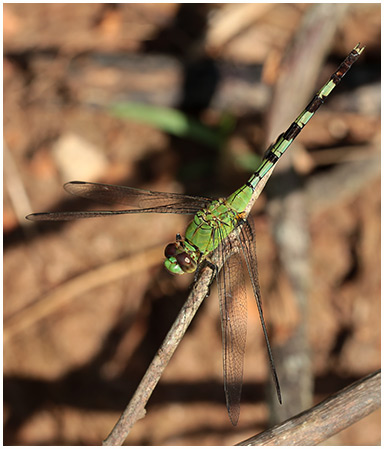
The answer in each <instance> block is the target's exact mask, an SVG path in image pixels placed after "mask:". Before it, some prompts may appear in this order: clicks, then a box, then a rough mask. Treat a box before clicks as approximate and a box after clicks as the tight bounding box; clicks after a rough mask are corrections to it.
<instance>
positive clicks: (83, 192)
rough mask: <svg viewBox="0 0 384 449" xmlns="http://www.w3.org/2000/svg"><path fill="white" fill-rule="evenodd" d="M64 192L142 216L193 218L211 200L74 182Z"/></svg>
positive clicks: (69, 183) (67, 185)
mask: <svg viewBox="0 0 384 449" xmlns="http://www.w3.org/2000/svg"><path fill="white" fill-rule="evenodd" d="M64 188H65V190H66V191H67V192H69V193H71V194H72V195H76V196H80V197H82V198H86V199H90V200H94V201H98V202H99V203H100V202H101V203H105V204H120V205H124V206H129V207H132V208H140V209H141V212H163V213H178V214H182V213H185V214H193V213H196V212H197V211H199V210H200V209H203V208H204V207H205V206H206V205H207V204H209V203H210V202H211V201H212V199H211V198H205V197H199V196H189V195H183V194H180V193H168V192H155V191H152V190H144V189H136V188H133V187H125V186H117V185H110V184H100V183H95V182H82V181H73V182H68V183H67V184H65V185H64Z"/></svg>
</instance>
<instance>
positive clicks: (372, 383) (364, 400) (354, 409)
mask: <svg viewBox="0 0 384 449" xmlns="http://www.w3.org/2000/svg"><path fill="white" fill-rule="evenodd" d="M380 380H381V370H378V371H375V372H374V373H372V374H369V375H368V376H366V377H364V378H363V379H360V380H358V381H357V382H354V383H353V384H352V385H349V386H348V387H346V388H344V389H343V390H341V391H339V392H338V393H336V394H334V395H332V396H330V397H329V398H328V399H325V400H324V401H322V402H320V404H317V405H316V406H315V407H312V408H311V409H309V410H307V411H305V412H303V413H300V414H299V415H296V416H294V417H293V418H290V419H288V420H287V421H285V422H283V423H282V424H279V425H277V426H275V427H272V428H271V429H268V430H266V431H265V432H262V433H260V434H259V435H256V436H254V437H252V438H249V439H248V440H245V441H243V442H241V443H239V444H238V446H313V445H316V444H319V443H321V442H322V441H324V440H326V439H327V438H330V437H331V436H332V435H335V434H336V433H339V432H340V431H342V430H343V429H345V428H346V427H349V426H351V425H352V424H354V423H355V422H357V421H359V420H360V419H362V418H364V417H365V416H367V415H369V414H370V413H372V412H374V411H375V410H377V409H378V408H379V407H380V385H381V381H380Z"/></svg>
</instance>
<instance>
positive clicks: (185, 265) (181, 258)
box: [176, 253, 194, 271]
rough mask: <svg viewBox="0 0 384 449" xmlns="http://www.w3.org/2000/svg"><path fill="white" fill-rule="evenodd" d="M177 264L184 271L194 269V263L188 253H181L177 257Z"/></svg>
mask: <svg viewBox="0 0 384 449" xmlns="http://www.w3.org/2000/svg"><path fill="white" fill-rule="evenodd" d="M176 260H177V263H178V264H179V265H180V267H181V268H182V269H183V270H184V271H190V270H191V269H192V270H193V268H194V263H193V261H192V259H191V258H190V257H189V256H188V254H187V253H181V254H177V255H176Z"/></svg>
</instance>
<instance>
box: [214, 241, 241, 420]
mask: <svg viewBox="0 0 384 449" xmlns="http://www.w3.org/2000/svg"><path fill="white" fill-rule="evenodd" d="M221 246H222V248H221V251H222V255H223V257H224V258H225V252H226V251H229V252H232V251H233V248H232V247H231V246H232V243H231V241H230V240H228V239H226V240H225V241H224V242H223V243H222V245H221ZM237 250H238V249H237ZM218 287H219V288H218V290H219V300H220V315H221V329H222V339H223V367H224V391H225V399H226V403H227V409H228V415H229V418H230V420H231V422H232V424H233V425H234V426H236V424H237V422H238V420H239V415H240V397H241V389H242V384H243V366H244V353H245V343H246V337H247V297H246V290H245V284H244V270H243V262H242V258H241V257H240V254H239V253H238V252H237V253H234V254H232V256H230V257H229V259H227V261H226V262H225V264H224V265H223V268H222V269H221V271H220V272H219V275H218Z"/></svg>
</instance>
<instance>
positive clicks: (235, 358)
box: [26, 44, 364, 425]
mask: <svg viewBox="0 0 384 449" xmlns="http://www.w3.org/2000/svg"><path fill="white" fill-rule="evenodd" d="M363 50H364V47H360V44H358V45H356V47H355V48H354V49H353V50H352V51H351V52H350V53H349V55H348V56H347V57H346V58H345V60H344V61H343V62H342V63H341V65H340V66H339V68H338V69H337V70H336V72H335V73H334V74H333V75H332V76H331V78H330V79H329V81H328V82H327V83H326V84H325V85H324V86H323V87H322V88H321V89H320V90H319V91H318V93H317V94H316V95H315V96H314V98H313V99H312V101H311V102H310V103H309V104H308V106H307V107H306V108H305V109H304V111H303V112H302V113H301V114H300V115H299V116H298V117H297V118H296V120H295V121H294V122H293V123H292V124H291V125H290V127H289V128H288V129H287V130H286V131H285V132H284V133H282V134H281V135H280V136H279V137H278V138H277V140H276V142H275V143H274V144H272V145H271V146H270V147H269V148H268V149H267V151H266V153H265V155H264V158H263V160H262V162H261V164H260V166H259V167H258V169H257V170H256V171H255V172H254V173H253V174H252V176H251V177H250V178H249V180H248V181H247V182H246V183H245V184H244V185H243V186H242V187H240V188H239V189H238V190H236V191H235V192H234V193H232V195H230V196H228V197H227V198H221V199H218V200H212V199H211V198H206V197H197V196H188V195H182V194H178V193H165V192H153V191H150V190H142V189H135V188H131V187H123V186H116V185H107V184H98V183H91V182H81V181H74V182H69V183H67V184H65V186H64V188H65V190H66V191H67V192H69V193H71V194H73V195H76V196H79V197H82V198H87V199H91V200H96V201H98V202H101V203H106V204H119V205H125V206H128V207H129V208H128V209H124V210H96V211H78V212H42V213H36V214H30V215H28V216H27V217H26V218H28V219H29V220H34V221H57V220H72V219H77V218H91V217H102V216H110V215H117V214H135V213H169V214H190V215H194V218H193V220H192V222H191V223H190V224H189V226H188V227H187V229H186V231H185V237H184V238H183V237H181V235H180V234H177V235H176V241H175V242H174V243H170V244H169V245H167V247H166V248H165V258H166V259H165V262H164V263H165V266H166V268H167V269H168V270H169V271H170V272H171V273H174V274H183V273H193V272H195V273H197V275H195V279H197V278H198V273H199V269H200V268H201V267H202V266H204V265H206V264H208V265H209V266H211V268H212V269H213V276H212V279H213V278H214V277H217V281H218V287H219V288H218V291H219V300H220V314H221V327H222V340H223V368H224V391H225V397H226V404H227V409H228V414H229V417H230V420H231V422H232V424H233V425H236V424H237V422H238V419H239V414H240V396H241V389H242V382H243V363H244V352H245V342H246V332H247V304H246V294H245V288H244V273H243V269H242V257H243V258H244V259H245V263H246V266H247V269H248V273H249V276H250V278H251V282H252V287H253V292H254V295H255V299H256V304H257V308H258V312H259V316H260V321H261V326H262V329H263V333H264V337H265V341H266V347H267V353H268V358H269V363H270V367H271V372H272V376H273V380H274V383H275V387H276V392H277V397H278V400H279V402H280V403H282V399H281V391H280V385H279V380H278V377H277V373H276V369H275V365H274V361H273V357H272V351H271V346H270V343H269V338H268V334H267V328H266V324H265V321H264V316H263V311H262V307H261V295H260V287H259V283H258V275H257V261H256V246H255V233H254V230H253V226H252V224H251V222H250V221H248V220H247V212H246V208H247V205H248V204H249V203H250V201H251V199H252V195H253V194H254V192H255V189H256V187H257V185H258V184H259V183H260V181H261V180H262V179H263V178H264V177H265V175H266V174H267V173H269V172H270V171H271V170H272V169H273V168H274V166H275V165H276V163H277V162H278V160H279V159H280V157H281V156H282V155H283V154H284V152H285V151H286V150H287V148H288V147H289V146H290V145H291V143H292V142H293V140H294V139H295V138H296V137H297V135H298V134H299V133H300V131H301V130H302V129H303V127H304V126H305V125H306V124H307V123H308V122H309V120H310V119H311V118H312V116H313V114H314V113H315V112H316V111H317V109H318V108H319V107H320V106H321V105H322V104H323V103H324V100H325V99H326V98H327V97H328V95H329V94H330V93H331V92H332V90H333V89H334V88H335V87H336V86H337V85H338V84H339V82H340V81H341V79H342V78H343V76H344V75H345V74H346V73H347V72H348V70H349V69H350V68H351V66H352V64H353V63H354V62H355V61H356V60H357V59H358V58H359V56H360V54H361V53H362V51H363ZM269 174H270V173H269ZM230 234H231V236H230ZM229 236H230V237H229ZM215 250H217V253H218V254H219V255H220V256H219V260H220V261H221V262H220V263H219V264H218V265H219V266H222V269H221V270H219V269H218V265H215V264H213V263H212V261H211V260H210V256H211V255H212V253H213V252H214V251H215ZM241 256H242V257H241Z"/></svg>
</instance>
